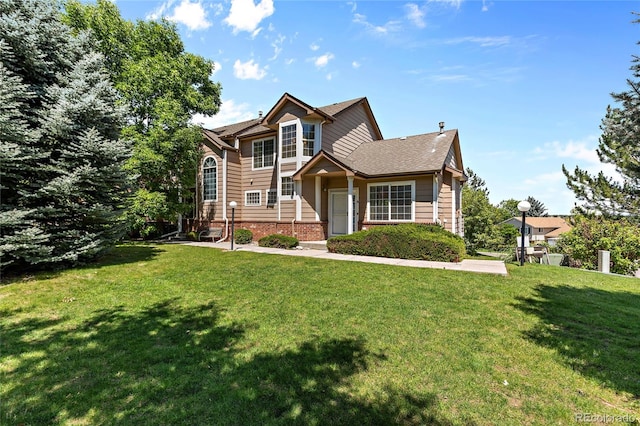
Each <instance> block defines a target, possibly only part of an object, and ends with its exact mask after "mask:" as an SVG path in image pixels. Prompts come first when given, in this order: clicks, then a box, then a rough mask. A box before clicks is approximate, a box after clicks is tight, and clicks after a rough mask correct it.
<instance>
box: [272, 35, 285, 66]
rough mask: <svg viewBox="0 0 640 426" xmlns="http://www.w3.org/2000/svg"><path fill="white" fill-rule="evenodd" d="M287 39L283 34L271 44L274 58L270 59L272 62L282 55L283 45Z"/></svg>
mask: <svg viewBox="0 0 640 426" xmlns="http://www.w3.org/2000/svg"><path fill="white" fill-rule="evenodd" d="M286 39H287V38H286V37H285V36H283V35H282V34H278V37H277V38H276V39H275V40H274V41H273V43H271V47H273V56H272V57H271V58H269V60H270V61H275V60H276V59H278V56H280V53H282V43H284V41H285V40H286Z"/></svg>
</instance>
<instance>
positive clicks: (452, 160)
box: [445, 145, 458, 169]
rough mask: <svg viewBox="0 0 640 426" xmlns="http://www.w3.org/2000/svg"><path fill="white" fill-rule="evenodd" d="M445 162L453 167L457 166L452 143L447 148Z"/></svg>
mask: <svg viewBox="0 0 640 426" xmlns="http://www.w3.org/2000/svg"><path fill="white" fill-rule="evenodd" d="M445 164H446V165H447V166H449V167H452V168H454V169H457V168H458V159H457V158H456V150H455V149H453V145H451V148H449V153H448V154H447V159H446V160H445Z"/></svg>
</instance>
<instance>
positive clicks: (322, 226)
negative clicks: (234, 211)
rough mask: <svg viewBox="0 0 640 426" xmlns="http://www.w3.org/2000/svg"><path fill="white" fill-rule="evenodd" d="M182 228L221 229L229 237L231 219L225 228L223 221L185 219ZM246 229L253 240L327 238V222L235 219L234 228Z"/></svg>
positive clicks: (223, 235) (223, 236) (223, 234)
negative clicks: (277, 235) (280, 237)
mask: <svg viewBox="0 0 640 426" xmlns="http://www.w3.org/2000/svg"><path fill="white" fill-rule="evenodd" d="M185 222H186V224H185V227H184V229H186V230H188V231H196V232H198V231H200V230H204V229H207V228H220V229H222V238H223V239H225V237H226V240H228V239H229V238H231V221H229V223H228V225H227V227H226V229H225V222H224V221H207V220H202V221H198V220H186V221H185ZM238 229H248V230H250V231H251V232H252V233H253V241H258V240H259V239H260V238H262V237H265V236H267V235H271V234H283V235H289V236H292V237H296V238H297V239H298V240H299V241H321V240H326V239H327V222H295V223H291V221H288V222H286V221H264V222H261V221H246V220H236V221H235V230H236V231H237V230H238Z"/></svg>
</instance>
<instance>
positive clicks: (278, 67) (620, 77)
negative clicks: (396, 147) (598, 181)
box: [116, 0, 640, 214]
mask: <svg viewBox="0 0 640 426" xmlns="http://www.w3.org/2000/svg"><path fill="white" fill-rule="evenodd" d="M116 4H117V5H118V7H119V8H120V11H121V13H122V15H123V17H125V18H126V19H131V20H135V19H156V18H157V17H159V16H164V17H166V18H168V19H170V20H172V21H174V22H176V23H177V25H178V28H179V31H180V33H181V35H182V39H183V41H184V43H185V48H186V50H187V51H189V52H193V53H196V54H199V55H202V56H204V57H206V58H209V59H212V60H214V61H215V62H216V71H215V74H214V76H213V79H214V80H216V81H219V82H220V83H221V84H222V88H223V92H222V99H223V105H222V109H221V111H220V113H219V114H218V115H217V116H215V117H210V118H208V117H196V121H198V122H201V123H203V124H204V125H205V126H206V127H215V126H219V125H223V124H229V123H232V122H236V121H241V120H245V119H250V118H255V117H257V114H258V111H259V110H262V111H264V112H266V111H268V110H269V109H270V108H271V107H272V106H273V104H275V102H276V101H277V100H278V99H279V98H280V96H281V95H282V94H283V93H284V92H289V93H291V94H292V95H294V96H296V97H298V98H300V99H302V100H304V101H305V102H307V103H309V104H311V105H314V106H322V105H326V104H331V103H334V102H339V101H343V100H347V99H352V98H356V97H360V96H366V97H367V98H368V100H369V102H370V104H371V106H372V108H373V112H374V114H375V116H376V119H377V120H378V124H379V125H380V128H381V130H382V134H383V135H384V137H385V138H393V137H400V136H408V135H414V134H420V133H428V132H433V131H437V130H438V122H439V121H444V122H445V123H446V128H457V129H459V132H460V141H461V146H462V155H463V161H464V164H465V167H471V168H472V169H473V170H474V171H475V172H476V173H477V174H478V175H479V176H480V177H481V178H483V179H484V180H485V181H486V182H487V187H488V188H489V190H490V199H491V202H492V203H498V202H499V201H501V200H504V199H508V198H516V199H522V198H526V197H527V196H529V195H531V196H533V197H535V198H537V199H538V200H540V201H542V202H543V203H544V204H545V205H546V206H547V207H548V209H549V213H551V214H567V213H569V212H570V210H571V208H572V207H573V206H574V203H575V198H574V196H573V193H572V192H571V191H569V190H568V189H567V188H566V180H565V178H564V176H563V175H562V171H561V167H562V164H565V165H566V166H567V167H568V168H570V169H573V168H574V167H575V166H576V165H579V166H580V167H581V168H584V169H587V170H589V171H591V172H594V173H595V172H597V171H599V170H604V171H605V173H606V174H608V175H611V176H614V173H615V172H614V170H613V169H612V168H611V167H610V166H605V165H602V164H601V163H600V162H599V160H598V158H597V155H596V151H595V150H596V147H597V143H598V138H599V136H600V129H599V126H600V122H601V119H602V118H603V117H604V114H605V112H606V107H607V105H609V104H611V102H612V99H611V97H610V93H611V92H616V91H621V90H625V88H626V83H625V82H626V79H627V78H630V77H631V72H630V71H629V67H630V65H631V59H632V55H633V54H638V48H637V46H636V43H637V41H638V40H640V25H634V24H632V23H631V22H632V21H633V20H634V15H632V13H631V12H633V11H640V7H639V6H640V4H639V3H638V2H636V1H633V2H632V1H624V2H616V1H531V2H529V1H501V0H493V1H490V0H478V1H468V0H450V1H447V0H442V1H427V2H424V1H276V2H272V1H271V0H261V1H253V0H225V1H207V0H167V1H131V0H117V1H116Z"/></svg>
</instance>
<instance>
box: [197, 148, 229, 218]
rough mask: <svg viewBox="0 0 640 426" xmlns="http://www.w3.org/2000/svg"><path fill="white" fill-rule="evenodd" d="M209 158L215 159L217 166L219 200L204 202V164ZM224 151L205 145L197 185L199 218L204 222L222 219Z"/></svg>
mask: <svg viewBox="0 0 640 426" xmlns="http://www.w3.org/2000/svg"><path fill="white" fill-rule="evenodd" d="M207 157H213V158H215V160H216V164H217V167H218V168H217V173H216V176H217V184H216V186H217V197H218V198H217V200H216V201H204V196H203V181H202V164H203V162H204V160H205V159H206V158H207ZM222 188H223V185H222V150H220V149H218V148H214V149H211V148H209V147H207V146H205V145H203V156H202V160H201V161H200V165H199V166H198V184H197V188H196V190H197V197H198V210H199V211H198V212H197V216H198V218H199V219H202V220H220V219H222Z"/></svg>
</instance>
